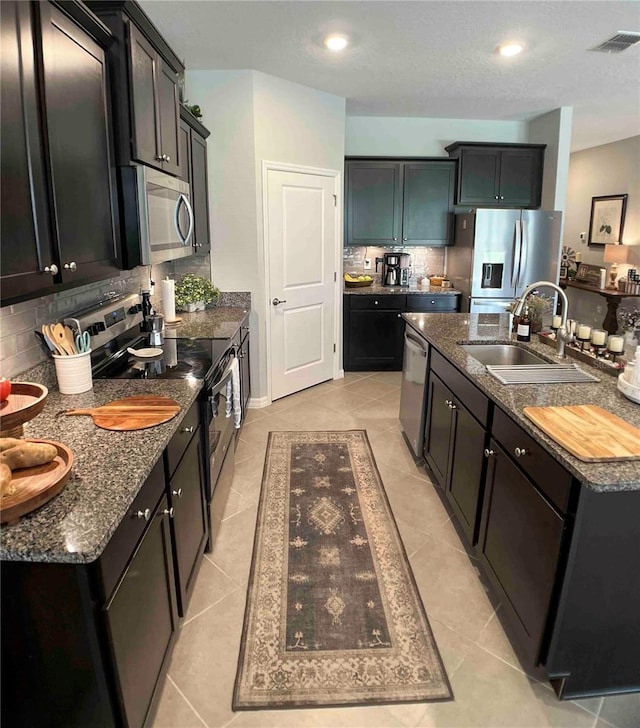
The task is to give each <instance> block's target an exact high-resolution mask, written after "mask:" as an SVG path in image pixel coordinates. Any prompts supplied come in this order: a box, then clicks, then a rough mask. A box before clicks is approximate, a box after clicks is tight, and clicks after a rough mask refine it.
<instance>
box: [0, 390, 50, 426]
mask: <svg viewBox="0 0 640 728" xmlns="http://www.w3.org/2000/svg"><path fill="white" fill-rule="evenodd" d="M48 394H49V390H48V389H47V388H46V387H44V386H43V385H42V384H34V383H32V382H12V383H11V394H9V396H8V397H7V399H6V401H4V402H1V403H0V435H1V436H2V437H20V436H21V435H22V425H23V424H24V423H25V422H29V420H32V419H33V418H34V417H37V416H38V415H39V414H40V413H41V412H42V410H43V409H44V405H45V402H46V400H47V395H48Z"/></svg>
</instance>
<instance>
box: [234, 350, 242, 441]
mask: <svg viewBox="0 0 640 728" xmlns="http://www.w3.org/2000/svg"><path fill="white" fill-rule="evenodd" d="M231 389H232V392H233V395H232V396H233V423H234V425H235V427H236V430H237V429H239V427H240V423H241V422H242V405H241V394H240V366H239V365H238V358H237V357H235V356H234V357H233V360H232V362H231Z"/></svg>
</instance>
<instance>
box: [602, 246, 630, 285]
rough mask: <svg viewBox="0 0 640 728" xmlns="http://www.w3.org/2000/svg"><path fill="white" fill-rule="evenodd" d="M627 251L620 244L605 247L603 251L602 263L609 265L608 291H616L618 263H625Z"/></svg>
mask: <svg viewBox="0 0 640 728" xmlns="http://www.w3.org/2000/svg"><path fill="white" fill-rule="evenodd" d="M628 252H629V249H628V248H627V246H626V245H623V244H622V243H616V244H615V245H607V246H606V247H605V250H604V262H605V263H611V264H612V265H611V268H609V278H610V279H611V280H610V281H609V285H608V286H607V288H608V289H613V290H616V276H617V275H618V263H626V262H627V253H628Z"/></svg>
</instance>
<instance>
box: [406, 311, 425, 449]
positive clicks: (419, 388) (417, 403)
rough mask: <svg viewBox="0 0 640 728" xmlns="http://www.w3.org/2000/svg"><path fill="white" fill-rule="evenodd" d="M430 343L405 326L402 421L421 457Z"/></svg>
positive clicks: (407, 436)
mask: <svg viewBox="0 0 640 728" xmlns="http://www.w3.org/2000/svg"><path fill="white" fill-rule="evenodd" d="M428 362H429V344H428V343H427V341H426V340H425V339H423V338H422V337H421V336H420V335H419V334H418V333H416V332H415V331H414V330H413V329H412V328H411V327H410V326H408V325H405V329H404V360H403V364H402V392H401V395H400V424H401V425H402V429H403V430H404V434H405V437H406V438H407V441H408V442H409V445H410V446H411V449H412V450H413V454H414V455H415V456H416V457H422V445H423V444H424V415H425V409H426V402H425V397H426V380H427V366H428Z"/></svg>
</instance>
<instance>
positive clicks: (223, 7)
mask: <svg viewBox="0 0 640 728" xmlns="http://www.w3.org/2000/svg"><path fill="white" fill-rule="evenodd" d="M140 4H141V5H142V7H143V8H144V10H145V11H146V12H147V13H148V15H149V16H150V17H151V19H152V20H153V21H154V23H155V24H156V25H157V27H158V29H159V30H160V32H161V33H162V34H163V35H164V36H165V38H166V39H167V41H168V42H169V44H170V45H171V46H172V47H173V48H174V49H175V50H176V52H177V53H178V54H179V55H182V56H183V57H184V60H185V65H186V67H187V68H188V69H217V70H224V69H255V70H258V71H262V72H264V73H268V74H271V75H273V76H279V77H282V78H286V79H289V80H291V81H295V82H297V83H301V84H305V85H307V86H311V87H312V88H316V89H319V90H322V91H326V92H328V93H332V94H336V95H338V96H344V97H345V98H346V100H347V115H348V116H414V117H418V116H421V117H438V118H452V119H495V120H503V121H516V120H517V121H523V120H528V119H532V118H534V117H536V116H540V115H541V114H544V113H546V112H548V111H550V110H552V109H555V108H558V107H560V106H572V107H573V109H574V116H573V133H572V150H573V151H577V150H579V149H585V148H588V147H592V146H597V145H599V144H606V143H608V142H611V141H616V140H618V139H624V138H627V137H630V136H634V135H636V134H640V43H638V44H637V45H635V46H632V47H631V48H630V49H628V50H626V51H624V52H623V53H620V54H605V53H595V52H589V51H588V49H589V48H592V47H593V46H595V45H598V44H600V43H601V42H603V41H604V40H606V39H607V38H609V37H610V36H612V35H614V34H615V33H616V32H618V31H621V30H625V31H640V2H636V1H624V0H623V1H620V0H604V1H602V2H601V1H599V0H587V1H584V0H551V1H549V2H545V1H543V0H535V1H531V0H521V1H520V0H502V1H500V2H494V1H488V2H485V1H483V0H471V1H469V0H448V1H447V2H442V1H439V0H433V1H432V0H422V1H418V2H415V1H414V2H405V1H404V0H396V1H394V2H389V1H380V2H378V1H377V0H367V1H360V2H351V1H344V2H316V1H315V0H308V1H307V0H292V1H288V2H281V1H277V2H272V1H271V0H260V1H257V2H252V1H250V0H247V1H245V0H234V1H232V2H228V1H225V0H214V1H210V0H140ZM329 32H338V33H344V34H347V35H349V36H350V37H351V39H352V42H351V45H350V46H349V47H348V48H347V50H346V51H344V52H343V53H342V54H335V53H331V52H330V51H328V50H326V49H325V48H324V46H323V45H322V38H323V37H324V35H325V34H327V33H329ZM509 39H518V40H521V41H524V44H525V46H526V50H525V52H524V53H522V54H521V55H520V56H518V57H515V58H512V59H506V58H503V57H501V56H499V55H498V54H497V53H496V52H495V49H496V47H497V46H498V44H499V43H500V42H502V41H505V40H509Z"/></svg>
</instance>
